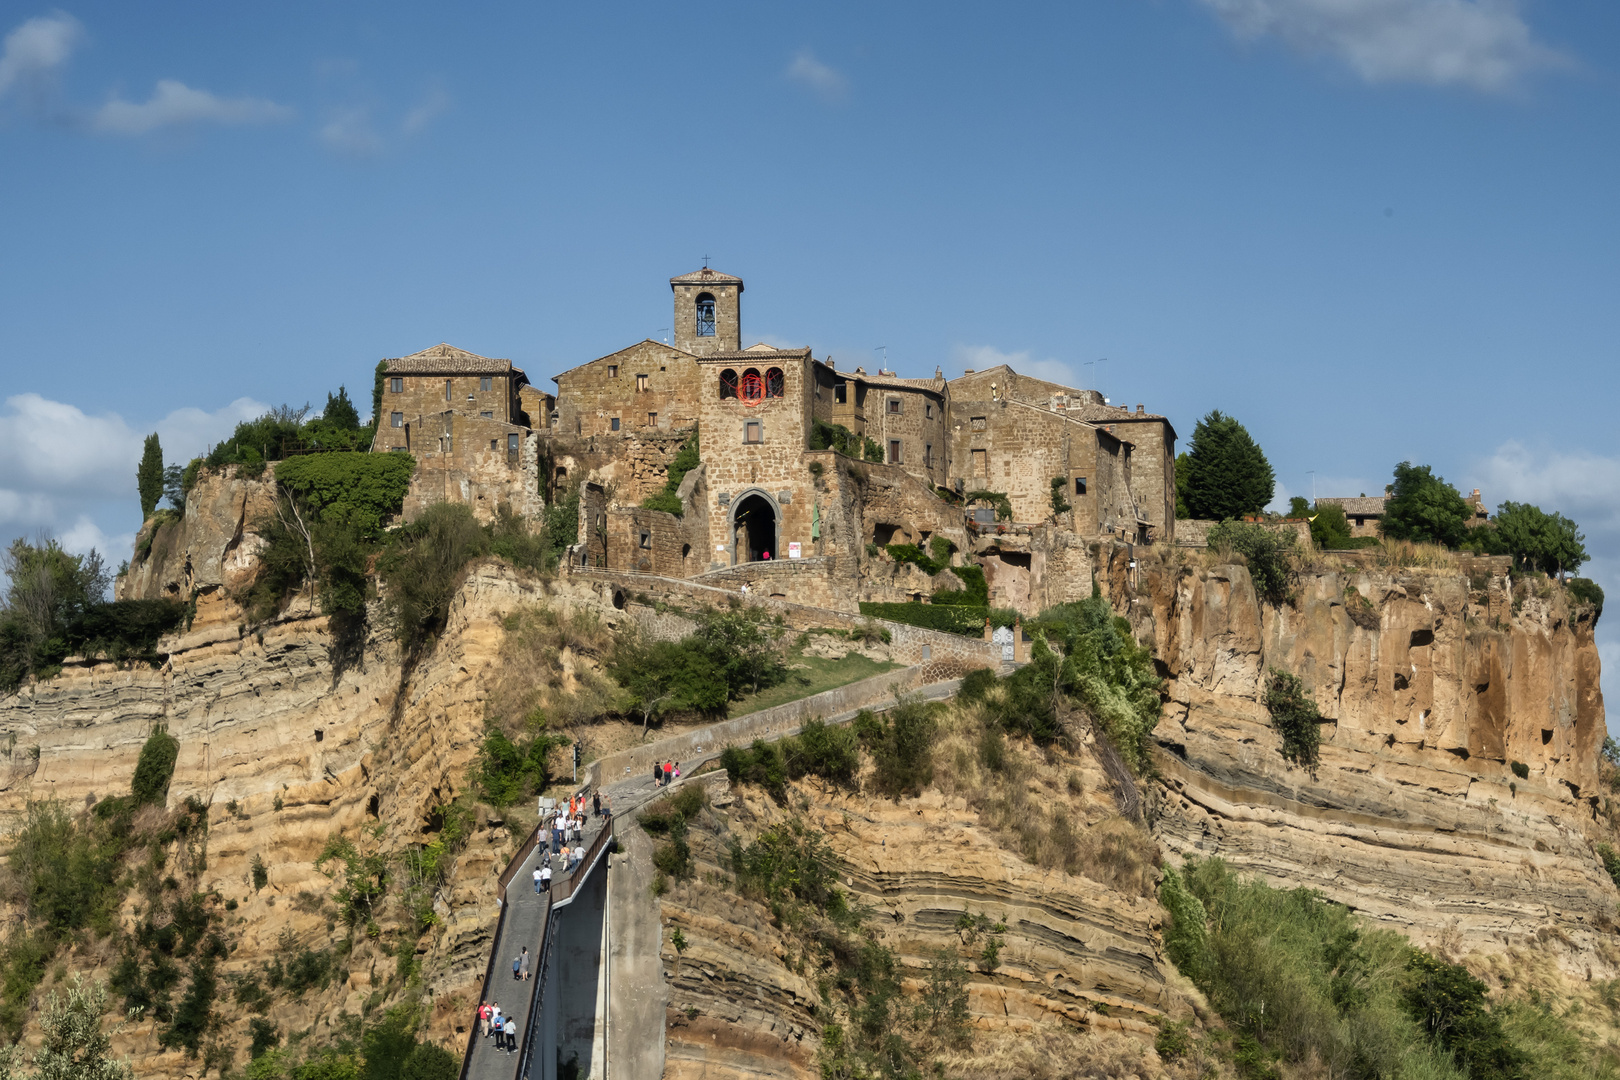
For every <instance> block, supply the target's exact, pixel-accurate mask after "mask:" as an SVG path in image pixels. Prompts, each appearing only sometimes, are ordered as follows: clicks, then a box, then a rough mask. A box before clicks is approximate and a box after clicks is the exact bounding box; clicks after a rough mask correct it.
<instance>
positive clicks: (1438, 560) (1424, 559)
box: [1367, 540, 1457, 570]
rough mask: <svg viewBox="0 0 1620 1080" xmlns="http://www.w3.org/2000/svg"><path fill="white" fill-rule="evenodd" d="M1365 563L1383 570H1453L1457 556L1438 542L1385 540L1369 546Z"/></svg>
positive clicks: (1455, 566) (1455, 567)
mask: <svg viewBox="0 0 1620 1080" xmlns="http://www.w3.org/2000/svg"><path fill="white" fill-rule="evenodd" d="M1367 551H1368V559H1367V563H1368V565H1369V566H1376V567H1379V568H1380V569H1384V570H1410V569H1414V568H1415V569H1422V570H1455V569H1457V556H1456V555H1455V554H1453V553H1452V552H1450V551H1448V550H1447V549H1445V548H1443V547H1441V546H1440V545H1439V544H1414V543H1412V542H1411V541H1409V540H1385V541H1384V542H1383V544H1382V545H1381V546H1379V547H1376V548H1369V549H1367Z"/></svg>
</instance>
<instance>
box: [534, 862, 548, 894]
mask: <svg viewBox="0 0 1620 1080" xmlns="http://www.w3.org/2000/svg"><path fill="white" fill-rule="evenodd" d="M535 873H537V874H539V875H540V885H539V889H540V891H541V892H550V891H551V860H549V859H548V860H546V863H545V865H543V866H541V867H540V869H538V870H536V871H535Z"/></svg>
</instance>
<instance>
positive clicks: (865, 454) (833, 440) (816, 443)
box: [810, 420, 883, 463]
mask: <svg viewBox="0 0 1620 1080" xmlns="http://www.w3.org/2000/svg"><path fill="white" fill-rule="evenodd" d="M810 449H811V450H833V451H836V452H837V453H840V454H842V455H844V456H845V457H849V458H854V459H855V460H857V461H860V460H862V459H865V460H866V461H870V462H874V463H881V462H882V461H883V447H881V446H879V445H878V444H877V442H876V441H875V440H873V439H868V438H865V437H863V436H860V435H856V434H855V433H854V432H852V431H850V430H849V429H848V428H846V427H844V426H843V425H842V424H828V423H825V422H823V421H820V420H812V421H810Z"/></svg>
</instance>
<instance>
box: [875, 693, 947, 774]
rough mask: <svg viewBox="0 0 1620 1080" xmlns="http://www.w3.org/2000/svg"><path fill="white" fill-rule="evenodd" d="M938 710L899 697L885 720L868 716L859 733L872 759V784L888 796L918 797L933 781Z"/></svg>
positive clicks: (917, 700)
mask: <svg viewBox="0 0 1620 1080" xmlns="http://www.w3.org/2000/svg"><path fill="white" fill-rule="evenodd" d="M938 711H939V706H938V704H937V703H935V702H925V701H922V700H919V699H917V698H906V697H898V696H897V697H896V699H895V704H894V707H893V708H891V709H890V710H889V711H888V712H887V713H886V714H884V715H883V716H881V717H880V716H876V715H875V714H872V713H869V712H865V710H863V713H865V716H866V717H867V720H866V722H865V723H862V724H861V725H860V726H859V727H858V728H857V729H856V731H857V734H858V735H859V736H860V738H861V741H862V742H863V743H865V744H866V749H867V752H868V753H870V754H871V755H872V764H873V765H874V767H875V768H874V775H873V781H874V783H875V784H876V786H877V789H878V790H879V791H880V792H882V793H883V794H885V795H888V796H891V797H892V798H894V799H897V800H898V799H899V798H900V797H901V796H902V795H917V794H920V793H921V792H922V789H923V788H924V787H926V786H927V785H928V783H929V782H930V781H932V780H933V778H934V736H935V734H936V733H937V732H938V730H939V722H938V720H937V719H936V715H937V713H938Z"/></svg>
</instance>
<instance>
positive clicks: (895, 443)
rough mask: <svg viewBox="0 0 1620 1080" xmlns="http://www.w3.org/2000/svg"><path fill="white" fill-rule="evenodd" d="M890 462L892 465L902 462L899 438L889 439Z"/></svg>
mask: <svg viewBox="0 0 1620 1080" xmlns="http://www.w3.org/2000/svg"><path fill="white" fill-rule="evenodd" d="M891 404H893V403H892V402H891ZM889 464H890V465H898V464H900V440H899V439H890V440H889Z"/></svg>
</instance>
